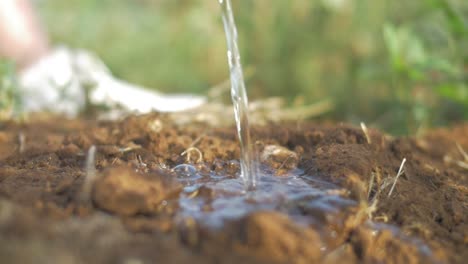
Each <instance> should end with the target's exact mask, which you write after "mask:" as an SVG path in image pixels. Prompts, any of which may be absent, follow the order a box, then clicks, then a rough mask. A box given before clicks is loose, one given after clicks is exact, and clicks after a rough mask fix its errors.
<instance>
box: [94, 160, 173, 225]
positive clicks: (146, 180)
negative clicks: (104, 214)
mask: <svg viewBox="0 0 468 264" xmlns="http://www.w3.org/2000/svg"><path fill="white" fill-rule="evenodd" d="M181 190H182V188H181V185H180V184H178V183H177V182H175V181H173V180H172V179H171V177H170V176H168V175H165V174H163V173H162V172H157V173H152V174H139V173H136V172H134V171H133V170H132V169H130V168H128V167H120V168H112V169H109V170H107V171H106V172H105V173H104V175H103V176H102V177H100V178H98V179H97V180H96V183H95V186H94V192H93V201H94V203H95V204H96V205H97V206H98V207H100V208H102V209H104V210H107V211H109V212H112V213H115V214H118V215H126V216H130V215H136V214H156V213H158V212H159V211H160V210H161V208H162V207H163V206H164V205H163V201H164V200H165V199H169V198H171V197H174V196H176V195H177V194H178V193H179V192H180V191H181Z"/></svg>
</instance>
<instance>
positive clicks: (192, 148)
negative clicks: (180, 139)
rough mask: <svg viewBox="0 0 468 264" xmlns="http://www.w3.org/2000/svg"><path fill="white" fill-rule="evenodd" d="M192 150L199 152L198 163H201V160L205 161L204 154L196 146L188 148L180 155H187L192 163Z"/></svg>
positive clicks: (188, 160)
mask: <svg viewBox="0 0 468 264" xmlns="http://www.w3.org/2000/svg"><path fill="white" fill-rule="evenodd" d="M192 152H195V153H197V154H198V159H197V161H196V163H200V162H202V161H203V154H202V152H201V151H200V150H199V149H198V148H196V147H190V148H188V149H186V150H185V151H184V152H182V153H181V154H180V155H181V156H185V155H187V162H188V163H190V161H191V160H192Z"/></svg>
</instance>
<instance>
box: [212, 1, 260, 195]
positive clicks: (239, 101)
mask: <svg viewBox="0 0 468 264" xmlns="http://www.w3.org/2000/svg"><path fill="white" fill-rule="evenodd" d="M218 1H219V3H220V4H221V7H222V18H223V24H224V31H225V33H226V40H227V48H228V51H227V56H228V63H229V70H230V76H231V97H232V103H233V105H234V115H235V118H236V126H237V134H238V137H239V143H240V149H241V156H240V163H241V176H242V178H243V180H244V185H245V189H247V190H253V189H255V186H256V185H257V173H258V169H257V167H256V164H257V163H256V155H255V153H254V150H253V147H252V142H251V139H250V128H249V113H248V104H249V102H248V99H247V91H246V88H245V82H244V76H243V72H242V65H241V61H240V60H241V58H240V53H239V47H238V45H237V28H236V24H235V22H234V14H233V12H232V6H231V0H218Z"/></svg>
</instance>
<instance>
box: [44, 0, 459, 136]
mask: <svg viewBox="0 0 468 264" xmlns="http://www.w3.org/2000/svg"><path fill="white" fill-rule="evenodd" d="M232 1H233V4H234V9H235V10H234V11H235V16H236V22H237V25H238V28H239V38H240V46H241V49H242V56H243V64H244V66H247V67H249V68H252V69H253V74H252V75H251V77H250V78H249V79H248V80H247V86H248V89H249V94H250V95H251V97H253V98H262V97H266V96H282V97H284V98H287V99H288V100H289V102H291V103H313V102H317V101H321V100H325V99H331V100H333V101H334V102H335V105H336V108H335V110H334V111H333V112H332V113H330V114H329V115H328V116H326V118H334V119H336V120H346V121H351V122H359V121H365V122H366V123H368V124H370V125H373V126H378V127H380V128H383V129H386V130H387V131H391V132H395V133H408V132H417V131H420V130H421V129H424V128H426V127H428V126H432V125H446V124H448V123H450V122H456V121H459V120H466V119H467V118H468V49H467V47H468V1H466V0H418V1H408V0H380V1H376V0H293V1H271V0H232ZM217 2H218V1H217V0H198V1H186V0H67V1H63V0H43V1H41V2H39V4H38V6H39V9H40V11H41V13H42V16H43V18H44V20H45V23H46V25H47V27H48V30H49V33H50V35H51V37H52V40H53V41H54V42H55V43H64V44H66V45H70V46H72V47H75V48H84V49H89V50H92V51H94V52H95V53H97V54H98V55H99V56H100V57H101V58H102V59H103V60H104V61H105V63H106V64H107V65H108V66H109V67H110V69H111V70H112V72H113V73H114V74H115V75H116V76H118V77H119V78H123V79H126V80H128V81H131V82H134V83H138V84H142V85H145V86H148V87H154V88H155V89H158V90H162V91H165V92H195V93H206V92H207V90H208V89H209V88H210V87H213V86H214V85H216V84H218V83H220V82H222V81H223V80H225V79H226V78H228V69H227V60H226V56H225V54H226V51H225V49H226V48H225V40H224V33H223V32H222V30H223V28H222V23H221V20H220V9H219V6H218V3H217Z"/></svg>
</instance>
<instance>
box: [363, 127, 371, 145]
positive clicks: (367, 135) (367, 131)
mask: <svg viewBox="0 0 468 264" xmlns="http://www.w3.org/2000/svg"><path fill="white" fill-rule="evenodd" d="M361 129H362V132H364V136H366V140H367V144H371V143H372V141H371V138H370V136H369V130H368V129H367V126H366V124H365V123H364V122H361Z"/></svg>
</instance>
